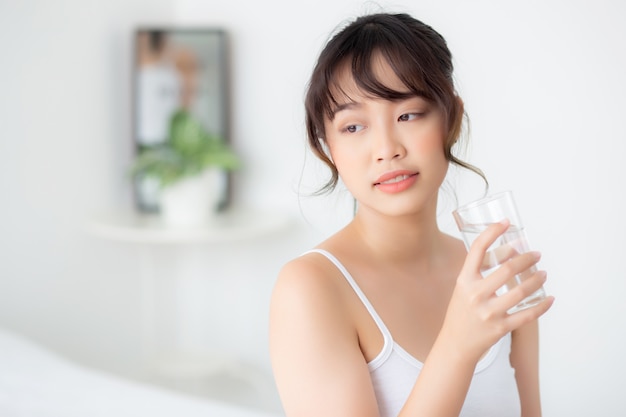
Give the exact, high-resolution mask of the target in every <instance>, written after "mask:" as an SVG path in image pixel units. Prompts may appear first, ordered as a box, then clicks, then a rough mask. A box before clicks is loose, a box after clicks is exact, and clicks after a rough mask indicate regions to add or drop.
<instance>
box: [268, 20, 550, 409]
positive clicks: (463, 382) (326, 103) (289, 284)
mask: <svg viewBox="0 0 626 417" xmlns="http://www.w3.org/2000/svg"><path fill="white" fill-rule="evenodd" d="M305 104H306V122H307V130H308V139H309V144H310V146H311V147H312V150H313V151H314V152H315V153H316V155H317V156H318V157H319V158H320V159H321V160H322V161H323V162H325V163H326V164H327V165H328V167H329V168H330V170H331V174H332V175H331V179H330V181H329V183H328V184H326V187H325V188H326V189H327V190H332V189H333V188H334V187H335V185H336V184H337V181H338V179H339V178H341V180H342V182H343V183H344V184H345V186H346V187H347V189H348V190H349V191H350V192H351V194H352V195H353V197H354V198H355V200H356V202H357V203H358V210H356V213H355V215H354V218H353V220H351V221H350V223H349V224H348V225H346V226H345V227H344V228H343V229H341V230H339V231H337V232H336V233H335V234H334V235H332V236H331V237H330V238H328V239H327V240H325V241H324V242H322V243H320V244H319V245H318V246H317V247H316V248H315V249H314V250H312V251H309V252H307V253H305V254H303V255H302V256H300V257H298V258H296V259H294V260H292V261H290V262H289V263H287V265H285V266H284V268H283V269H282V270H281V272H280V274H279V277H278V279H277V282H276V285H275V288H274V292H273V295H272V302H271V312H270V350H271V356H272V366H273V369H274V374H275V378H276V382H277V385H278V389H279V393H280V396H281V400H282V403H283V406H284V409H285V412H286V414H287V415H288V416H298V417H302V416H315V417H319V416H342V417H352V416H354V417H369V416H372V417H373V416H382V417H386V416H420V417H422V416H429V417H432V416H459V415H460V416H464V417H467V416H481V417H487V416H498V417H504V416H520V415H523V416H524V417H530V416H534V417H536V416H540V415H541V406H540V398H539V384H538V379H539V378H538V328H537V320H536V319H537V318H538V317H539V316H541V315H542V314H543V313H545V312H546V311H547V310H548V309H549V308H550V306H551V304H552V302H553V298H552V297H548V298H547V299H546V300H545V301H544V302H542V303H540V304H539V305H537V306H535V307H532V308H529V309H527V310H524V311H521V312H518V313H515V314H511V315H509V314H507V313H506V311H507V310H508V309H509V308H511V307H512V306H514V305H516V304H517V303H518V302H519V301H520V300H522V299H523V298H524V297H525V296H527V295H529V294H531V293H532V292H534V291H535V290H536V289H538V288H539V287H541V286H542V285H543V284H544V282H545V279H546V274H545V272H544V271H539V272H537V273H535V274H534V275H533V276H532V277H531V278H530V279H528V280H526V281H524V283H522V284H521V285H520V286H518V287H517V288H516V289H515V290H513V291H510V292H508V293H507V294H505V295H503V296H501V297H496V295H495V290H496V289H497V288H499V287H500V286H501V285H502V284H503V283H505V282H506V281H507V280H509V279H511V277H512V276H513V275H515V274H517V273H520V272H523V271H526V270H527V269H528V268H530V267H531V266H533V265H535V264H536V263H537V261H538V260H539V254H538V253H536V252H533V253H527V254H523V255H519V256H517V257H514V258H513V259H511V260H510V261H508V262H507V263H506V264H505V265H503V266H502V267H501V268H500V269H499V270H498V271H497V272H495V273H493V274H491V275H489V276H488V277H487V278H485V279H483V278H482V276H481V274H480V266H481V263H482V260H483V257H484V255H485V251H486V248H487V247H488V246H489V244H490V243H491V242H493V241H494V240H495V239H496V238H497V237H498V236H499V235H500V234H502V233H503V232H504V231H505V230H506V228H507V226H508V224H507V223H506V222H503V223H501V224H496V225H492V226H491V227H490V228H489V229H487V230H486V231H485V232H483V234H482V235H481V236H480V238H479V239H478V240H477V242H476V244H475V245H474V246H473V247H472V248H471V249H470V251H469V253H467V252H466V250H465V247H464V245H463V243H462V242H461V241H459V240H457V239H455V238H453V237H451V236H449V235H446V234H444V233H443V232H441V231H440V230H439V229H438V226H437V218H436V217H437V216H436V214H437V199H438V193H439V188H440V186H441V184H442V182H443V180H444V178H445V175H446V172H447V169H448V166H449V164H450V163H453V164H457V165H460V166H462V167H465V168H468V169H471V170H473V171H475V172H477V173H479V174H480V171H479V170H478V169H476V168H474V167H472V166H471V165H469V164H467V163H465V162H463V161H461V160H459V159H458V158H456V157H455V156H454V155H452V151H451V149H452V146H453V145H454V144H455V143H456V141H457V139H458V137H459V133H460V131H461V124H462V119H463V114H464V112H463V103H462V101H461V99H460V98H459V97H458V96H457V95H456V92H455V88H454V85H453V81H452V58H451V54H450V52H449V50H448V48H447V45H446V43H445V40H444V39H443V38H442V37H441V36H440V35H439V34H438V33H437V32H435V31H434V30H433V29H432V28H431V27H429V26H427V25H425V24H423V23H422V22H420V21H418V20H416V19H414V18H412V17H410V16H408V15H405V14H398V15H392V14H382V13H381V14H374V15H368V16H363V17H360V18H358V19H356V20H355V21H354V22H352V23H351V24H349V25H348V26H347V27H345V28H344V29H343V30H341V31H340V32H339V33H337V34H336V35H335V36H334V37H333V38H332V39H331V40H330V42H329V43H328V44H327V45H326V47H325V49H324V50H323V51H322V53H321V55H320V57H319V60H318V62H317V65H316V67H315V69H314V71H313V74H312V76H311V80H310V84H309V88H308V92H307V97H306V103H305Z"/></svg>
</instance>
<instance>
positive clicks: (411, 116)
mask: <svg viewBox="0 0 626 417" xmlns="http://www.w3.org/2000/svg"><path fill="white" fill-rule="evenodd" d="M423 114H424V113H405V114H403V115H402V116H400V117H398V121H400V122H409V121H411V120H415V119H417V118H418V117H420V116H422V115H423Z"/></svg>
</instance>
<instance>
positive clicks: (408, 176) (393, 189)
mask: <svg viewBox="0 0 626 417" xmlns="http://www.w3.org/2000/svg"><path fill="white" fill-rule="evenodd" d="M418 175H419V172H413V171H392V172H387V173H385V174H383V175H381V176H380V177H378V179H377V180H376V182H375V183H374V187H376V188H377V189H378V190H380V191H382V192H384V193H389V194H395V193H399V192H401V191H404V190H406V189H407V188H409V187H411V186H412V185H413V184H414V183H415V181H417V176H418Z"/></svg>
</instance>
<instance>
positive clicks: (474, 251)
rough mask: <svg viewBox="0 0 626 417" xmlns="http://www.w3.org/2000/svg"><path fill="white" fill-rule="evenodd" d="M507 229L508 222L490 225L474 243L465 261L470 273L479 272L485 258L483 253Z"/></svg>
mask: <svg viewBox="0 0 626 417" xmlns="http://www.w3.org/2000/svg"><path fill="white" fill-rule="evenodd" d="M508 227H509V221H508V220H503V221H501V222H499V223H493V224H490V225H489V227H487V229H485V230H484V231H483V232H482V233H481V234H480V235H478V237H477V238H476V240H474V242H473V243H472V246H471V247H470V249H469V252H468V254H467V258H466V260H465V267H467V268H469V269H470V271H471V272H480V271H481V269H482V265H483V260H484V258H485V253H486V252H487V250H488V249H489V246H491V245H492V244H493V243H494V242H495V241H496V239H497V238H498V237H499V236H500V235H502V234H503V233H504V232H505V231H506V229H508Z"/></svg>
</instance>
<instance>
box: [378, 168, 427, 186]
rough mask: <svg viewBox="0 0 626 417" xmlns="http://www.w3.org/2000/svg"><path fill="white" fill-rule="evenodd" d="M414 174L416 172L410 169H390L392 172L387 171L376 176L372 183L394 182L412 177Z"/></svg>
mask: <svg viewBox="0 0 626 417" xmlns="http://www.w3.org/2000/svg"><path fill="white" fill-rule="evenodd" d="M414 175H417V172H411V171H392V172H387V173H385V174H383V175H381V176H380V177H378V179H377V180H376V182H375V183H374V185H380V184H394V183H397V182H400V181H403V180H406V179H408V178H409V177H412V176H414Z"/></svg>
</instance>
